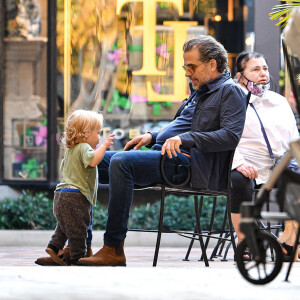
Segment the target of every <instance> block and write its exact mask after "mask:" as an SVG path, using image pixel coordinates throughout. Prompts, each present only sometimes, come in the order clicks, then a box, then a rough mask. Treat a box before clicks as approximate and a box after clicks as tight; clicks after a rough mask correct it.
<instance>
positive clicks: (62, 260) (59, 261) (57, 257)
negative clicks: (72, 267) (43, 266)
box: [46, 248, 67, 266]
mask: <svg viewBox="0 0 300 300" xmlns="http://www.w3.org/2000/svg"><path fill="white" fill-rule="evenodd" d="M46 252H47V253H48V254H49V255H50V256H51V258H52V260H53V261H54V262H55V263H57V264H59V265H61V266H66V265H67V261H66V259H65V256H64V254H61V255H58V254H57V253H56V252H55V251H54V250H53V249H51V248H47V249H46Z"/></svg>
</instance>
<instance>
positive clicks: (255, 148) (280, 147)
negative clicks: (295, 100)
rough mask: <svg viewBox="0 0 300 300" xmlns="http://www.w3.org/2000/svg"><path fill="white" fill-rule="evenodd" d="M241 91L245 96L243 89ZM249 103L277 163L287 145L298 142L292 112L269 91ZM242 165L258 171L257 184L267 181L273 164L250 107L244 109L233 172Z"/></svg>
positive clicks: (252, 97)
mask: <svg viewBox="0 0 300 300" xmlns="http://www.w3.org/2000/svg"><path fill="white" fill-rule="evenodd" d="M242 88H243V87H242ZM243 90H244V91H245V93H248V91H247V90H246V89H245V88H243ZM250 103H252V104H253V106H254V107H255V109H256V111H257V113H258V115H259V117H260V119H261V122H262V123H263V126H264V128H265V131H266V134H267V136H268V140H269V143H270V145H271V148H272V151H273V154H274V156H275V159H278V158H279V157H280V156H282V155H283V154H284V153H285V152H286V151H287V150H288V149H289V143H290V142H291V141H295V140H297V139H298V138H299V132H298V129H297V125H296V119H295V116H294V114H293V111H292V109H291V107H290V105H289V104H288V102H287V100H286V99H285V98H284V97H283V96H281V95H280V94H277V93H275V92H272V91H266V92H265V93H264V94H263V95H262V96H261V97H258V96H255V95H251V98H250ZM245 162H246V163H249V164H252V165H254V166H255V167H256V168H257V171H258V177H257V178H256V179H255V180H256V184H262V183H265V182H266V181H267V179H268V178H269V175H270V172H271V167H272V166H273V162H272V160H271V158H270V154H269V151H268V148H267V144H266V141H265V139H264V137H263V134H262V131H261V126H260V123H259V120H258V117H257V115H256V113H255V111H254V109H253V108H252V107H251V106H248V108H247V112H246V121H245V127H244V131H243V134H242V137H241V140H240V142H239V144H238V146H237V148H236V150H235V154H234V158H233V163H232V169H235V168H237V167H238V166H240V165H241V164H243V163H245Z"/></svg>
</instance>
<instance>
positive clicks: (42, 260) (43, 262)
mask: <svg viewBox="0 0 300 300" xmlns="http://www.w3.org/2000/svg"><path fill="white" fill-rule="evenodd" d="M34 263H36V264H37V265H40V266H59V264H57V263H56V262H54V261H53V259H52V258H51V256H47V257H39V258H38V259H37V260H36V261H35V262H34Z"/></svg>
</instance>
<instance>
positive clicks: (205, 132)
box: [78, 35, 246, 266]
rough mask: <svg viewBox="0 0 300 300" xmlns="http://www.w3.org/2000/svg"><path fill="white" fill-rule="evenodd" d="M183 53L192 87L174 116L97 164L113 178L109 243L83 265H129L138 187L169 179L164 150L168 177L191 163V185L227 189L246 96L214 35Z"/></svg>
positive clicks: (104, 180)
mask: <svg viewBox="0 0 300 300" xmlns="http://www.w3.org/2000/svg"><path fill="white" fill-rule="evenodd" d="M183 52H184V53H183V59H184V65H183V68H184V70H185V76H186V77H188V78H189V79H190V81H191V84H192V86H193V91H192V93H191V95H190V97H189V98H188V99H186V100H185V101H184V102H183V104H182V105H181V107H180V108H179V110H178V112H177V113H176V115H175V118H174V120H173V121H172V122H171V123H170V124H168V125H167V126H166V127H164V128H163V129H162V130H161V131H160V132H151V133H146V134H143V135H140V136H138V137H135V138H133V139H132V140H131V141H129V142H128V143H127V144H126V145H125V148H124V150H125V151H120V152H117V151H107V152H106V153H105V156H104V158H103V160H102V162H101V163H100V164H99V165H98V169H99V181H100V182H101V183H107V182H109V207H108V220H107V224H106V232H105V234H104V246H103V248H102V249H100V250H99V251H98V252H97V253H96V254H95V255H93V256H91V257H86V258H82V259H80V260H79V261H78V264H80V265H86V266H92V265H93V266H117V265H119V266H125V265H126V257H125V254H124V240H125V238H126V232H127V224H128V218H129V210H130V207H131V203H132V200H133V191H134V187H135V186H149V185H152V184H159V183H164V181H163V178H162V175H161V171H160V161H161V156H162V155H164V154H165V153H166V154H167V157H166V160H165V170H166V173H167V174H166V176H167V177H168V178H169V177H170V178H172V176H173V175H174V172H175V169H176V168H175V167H176V166H178V165H187V166H190V168H191V181H190V183H189V186H190V187H192V188H195V189H210V190H224V189H226V185H227V178H226V176H224V174H225V173H226V172H227V170H228V168H229V160H230V157H231V154H232V151H233V150H234V149H235V148H236V146H237V144H238V142H239V140H240V137H241V134H242V131H243V127H244V121H245V112H246V95H245V93H243V91H242V90H241V88H240V87H238V86H237V85H236V84H235V83H234V82H233V80H232V79H231V76H230V73H229V72H228V56H227V52H226V50H225V49H224V47H223V46H222V45H221V44H220V43H219V42H217V41H216V40H215V39H214V38H213V37H211V36H205V35H200V36H197V37H194V38H192V39H190V40H188V41H186V42H185V44H184V46H183ZM142 146H147V147H151V146H152V148H151V151H140V150H139V149H140V148H141V147H142ZM132 147H133V150H131V151H126V150H129V149H131V148H132ZM174 166H175V167H174ZM104 175H108V176H104ZM104 177H108V178H104ZM108 179H109V180H108Z"/></svg>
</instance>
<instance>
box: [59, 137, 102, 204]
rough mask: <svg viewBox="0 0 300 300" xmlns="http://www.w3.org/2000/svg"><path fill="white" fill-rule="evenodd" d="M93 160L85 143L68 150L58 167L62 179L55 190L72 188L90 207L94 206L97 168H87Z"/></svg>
mask: <svg viewBox="0 0 300 300" xmlns="http://www.w3.org/2000/svg"><path fill="white" fill-rule="evenodd" d="M93 158H94V150H93V148H92V147H91V146H90V145H89V144H87V143H80V144H77V145H75V146H74V147H72V148H68V149H67V151H66V153H65V157H64V159H63V160H62V162H61V165H60V170H61V173H62V176H63V179H62V181H61V182H60V183H59V184H58V185H57V186H56V190H58V189H62V188H67V187H69V186H74V187H76V188H78V189H79V190H80V192H81V193H82V194H83V195H84V196H85V197H86V198H87V200H88V201H89V202H90V203H91V204H92V205H96V200H97V189H98V172H97V167H95V168H93V167H89V164H90V163H91V162H92V160H93Z"/></svg>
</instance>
